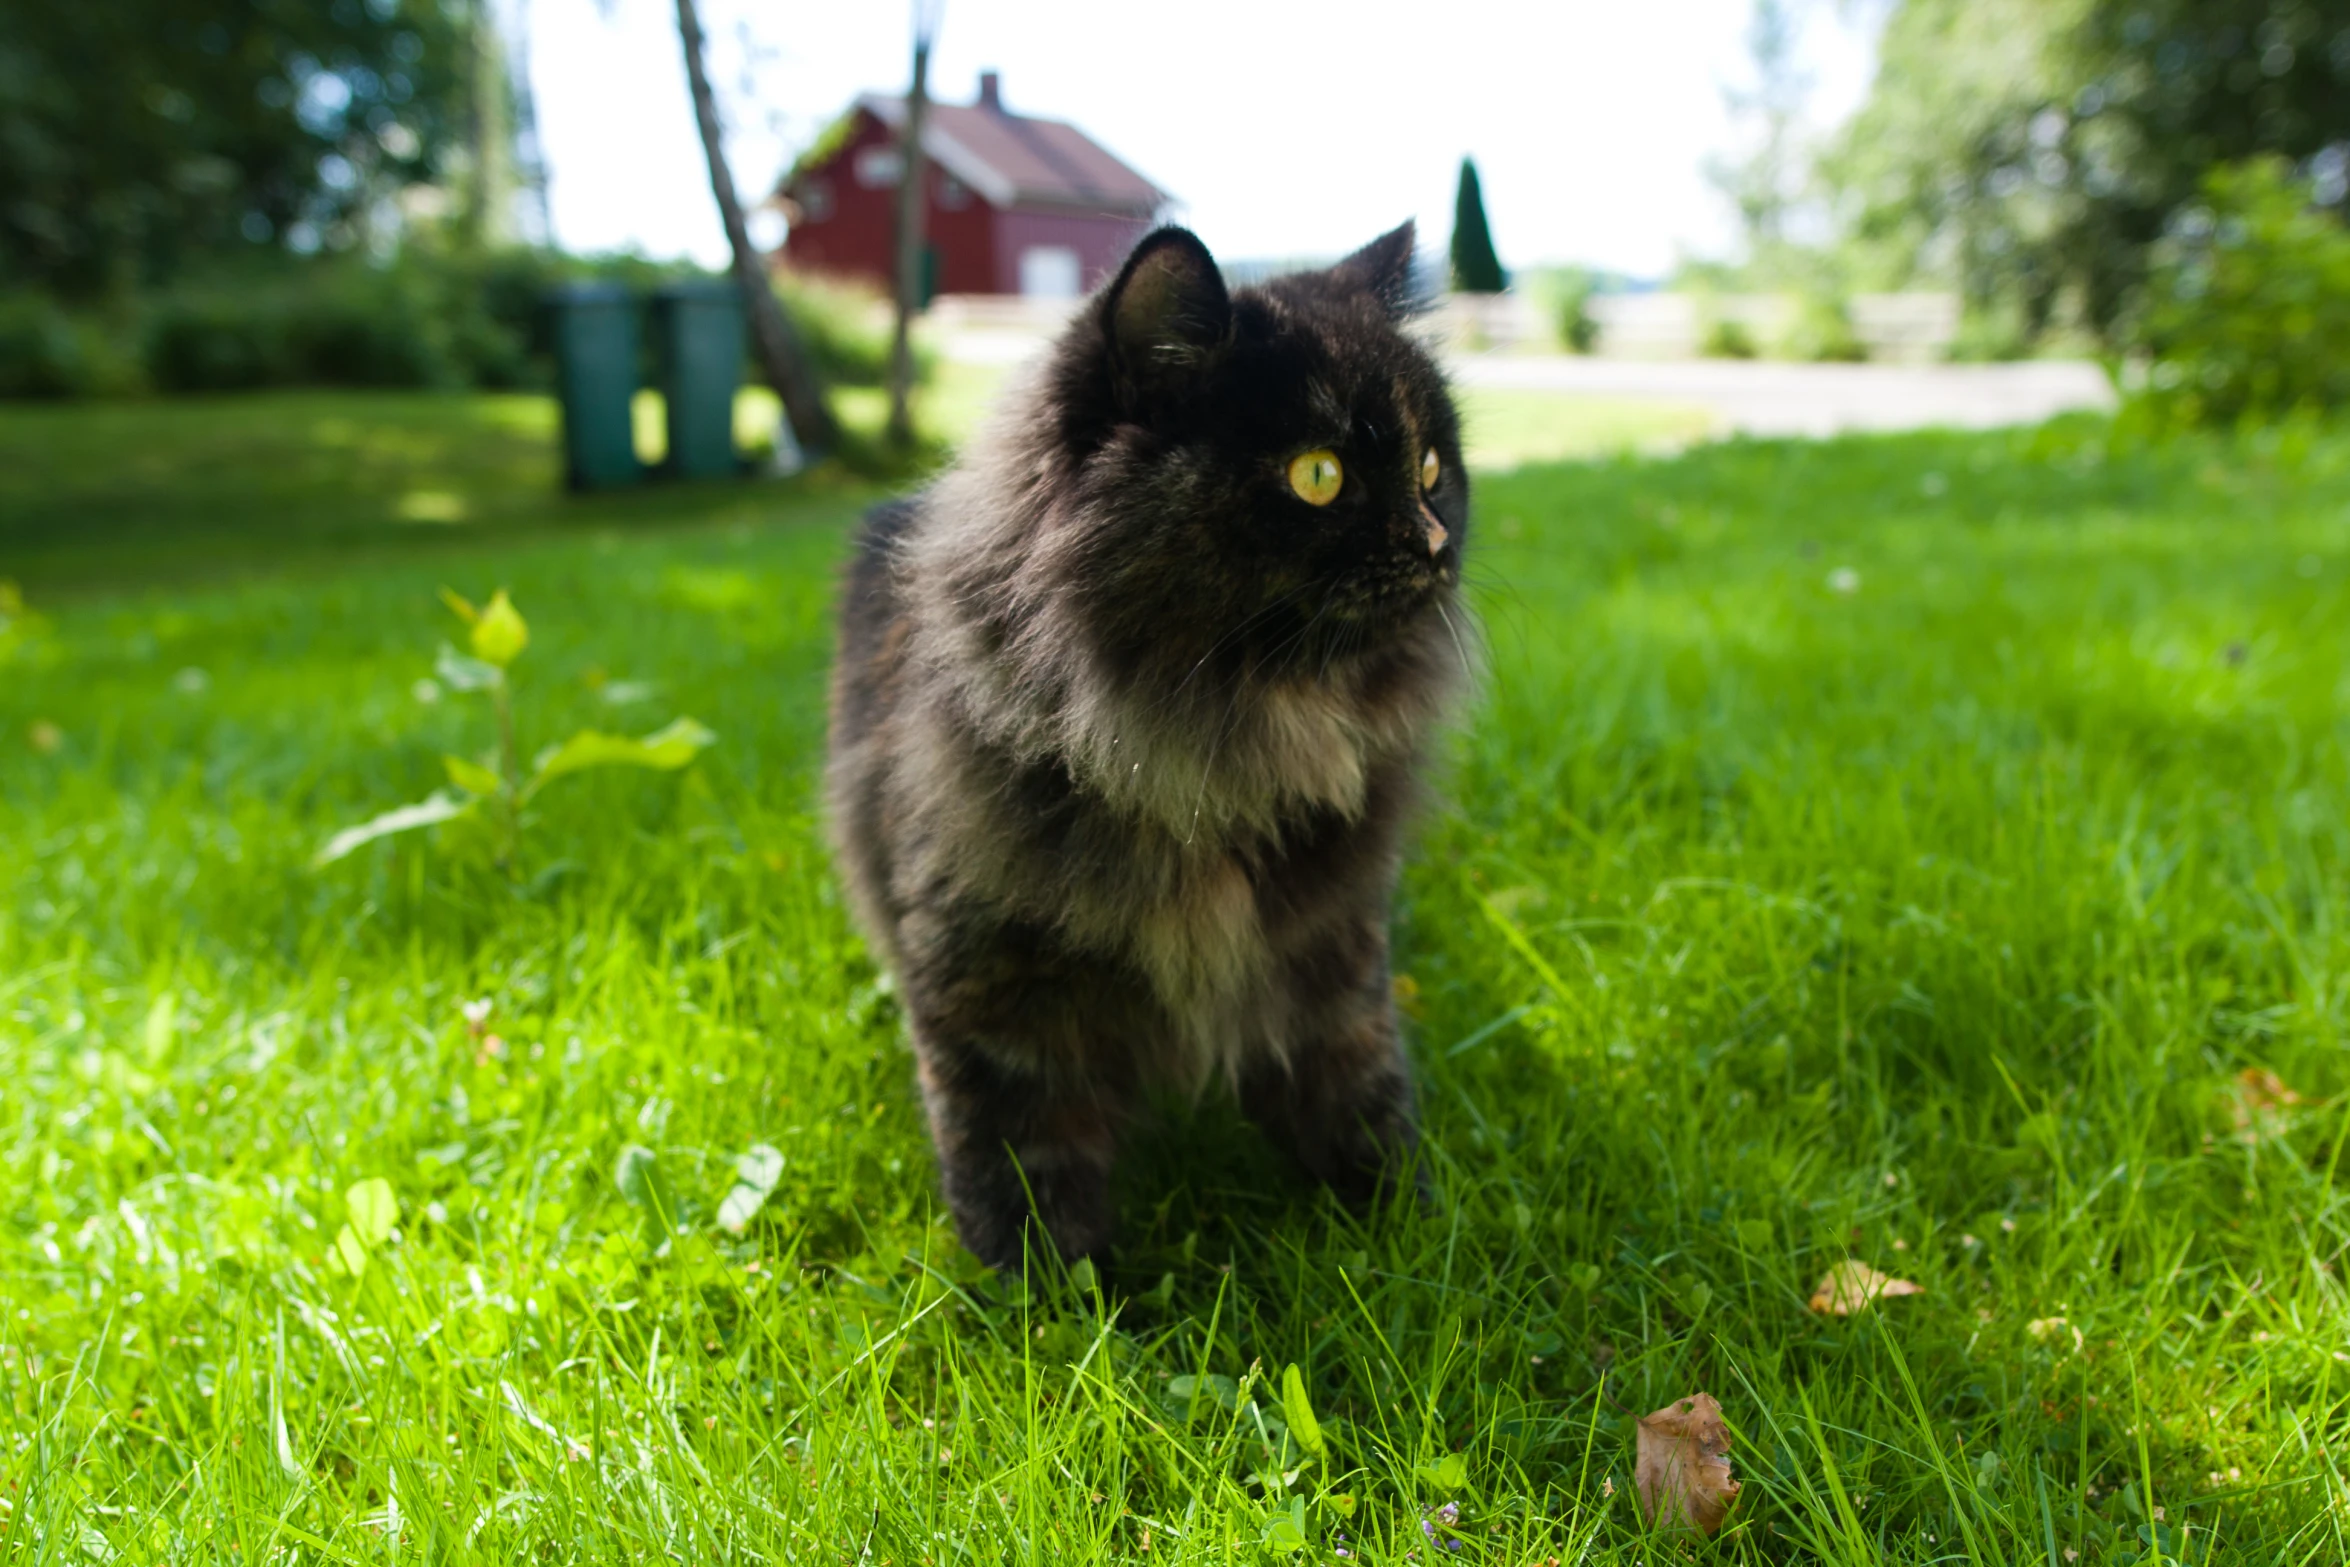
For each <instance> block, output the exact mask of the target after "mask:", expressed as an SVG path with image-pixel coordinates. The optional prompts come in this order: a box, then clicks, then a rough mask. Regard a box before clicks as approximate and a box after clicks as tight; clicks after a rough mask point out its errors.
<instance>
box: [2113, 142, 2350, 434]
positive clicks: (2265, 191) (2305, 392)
mask: <svg viewBox="0 0 2350 1567" xmlns="http://www.w3.org/2000/svg"><path fill="white" fill-rule="evenodd" d="M2135 335H2136V339H2137V341H2136V343H2135V344H2134V345H2133V346H2134V347H2135V348H2136V349H2137V350H2138V352H2139V353H2140V354H2141V355H2142V356H2143V363H2142V370H2141V371H2138V372H2137V373H2142V375H2143V380H2142V381H2140V382H2139V383H2138V384H2137V385H2135V386H2134V387H2133V388H2132V389H2131V397H2130V407H2129V411H2128V417H2129V418H2130V419H2131V420H2133V421H2135V422H2139V423H2143V424H2145V425H2148V426H2152V427H2155V428H2159V429H2170V428H2183V427H2188V426H2194V425H2215V424H2231V423H2236V422H2240V421H2249V422H2254V423H2260V422H2267V421H2271V420H2276V419H2281V418H2288V417H2292V416H2295V415H2302V416H2308V415H2320V414H2324V413H2326V412H2329V411H2331V410H2334V409H2338V408H2341V407H2343V406H2344V405H2346V404H2350V228H2345V227H2344V225H2343V222H2342V219H2341V218H2340V216H2339V215H2337V214H2336V213H2333V212H2330V211H2327V210H2326V209H2324V208H2323V207H2321V206H2319V205H2318V204H2317V203H2316V201H2315V200H2314V199H2313V192H2312V190H2311V188H2310V187H2309V185H2308V184H2307V183H2305V182H2303V181H2300V180H2296V179H2295V178H2293V175H2292V172H2291V170H2290V169H2288V168H2287V167H2286V165H2285V164H2284V162H2283V160H2281V159H2275V158H2259V159H2254V160H2251V161H2250V162H2246V163H2242V164H2236V165H2232V166H2228V167H2222V168H2218V169H2214V170H2213V171H2212V172H2211V174H2210V175H2209V176H2208V177H2207V178H2206V179H2205V180H2204V182H2203V199H2202V201H2201V203H2200V204H2199V205H2197V206H2195V207H2193V208H2190V209H2189V210H2188V211H2187V212H2186V213H2185V215H2184V216H2182V217H2181V218H2180V219H2179V221H2178V222H2177V223H2176V224H2175V225H2174V227H2173V232H2172V234H2171V236H2170V237H2169V238H2168V239H2167V240H2166V241H2164V243H2163V244H2162V245H2161V246H2160V247H2159V249H2158V256H2157V261H2156V264H2155V268H2154V275H2153V279H2152V281H2151V284H2150V286H2149V289H2148V302H2147V308H2146V312H2145V315H2144V318H2143V320H2142V321H2141V323H2140V324H2139V329H2138V331H2137V333H2136V334H2135ZM2132 379H2136V374H2133V377H2132Z"/></svg>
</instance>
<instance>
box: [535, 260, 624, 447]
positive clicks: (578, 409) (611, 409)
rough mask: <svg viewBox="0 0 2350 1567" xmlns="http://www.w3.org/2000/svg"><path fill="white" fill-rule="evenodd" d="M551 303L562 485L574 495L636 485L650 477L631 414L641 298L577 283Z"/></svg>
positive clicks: (607, 286) (607, 285)
mask: <svg viewBox="0 0 2350 1567" xmlns="http://www.w3.org/2000/svg"><path fill="white" fill-rule="evenodd" d="M547 303H548V307H549V308H550V309H551V310H553V311H554V313H555V365H556V391H557V393H558V395H559V396H560V397H561V399H562V403H563V469H564V478H565V482H567V483H568V484H569V485H570V486H571V487H572V488H573V489H575V490H607V489H613V488H616V487H618V486H621V485H628V484H635V483H637V482H639V481H640V480H642V479H643V478H644V476H645V475H644V467H643V465H642V464H640V463H639V462H638V461H637V459H636V431H635V428H634V424H633V421H632V419H631V416H630V413H629V401H630V399H632V398H633V397H635V395H636V383H637V353H638V350H639V349H640V348H641V347H642V346H643V333H642V328H641V327H640V325H639V317H638V314H637V303H636V299H635V297H634V296H633V295H631V294H630V293H629V291H628V290H627V289H625V288H622V287H620V286H619V285H618V284H612V283H580V284H574V285H572V286H570V287H568V288H563V289H558V290H557V291H556V292H555V293H554V294H552V295H550V296H549V298H548V301H547Z"/></svg>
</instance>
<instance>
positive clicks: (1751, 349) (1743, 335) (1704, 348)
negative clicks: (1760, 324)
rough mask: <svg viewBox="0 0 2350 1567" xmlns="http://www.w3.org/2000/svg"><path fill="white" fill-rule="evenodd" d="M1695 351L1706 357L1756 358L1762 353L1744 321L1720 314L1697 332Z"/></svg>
mask: <svg viewBox="0 0 2350 1567" xmlns="http://www.w3.org/2000/svg"><path fill="white" fill-rule="evenodd" d="M1697 351H1698V353H1700V354H1702V355H1703V356H1704V357H1706V358H1708V359H1756V358H1760V357H1761V355H1762V349H1761V348H1760V347H1759V346H1757V344H1756V343H1755V341H1754V334H1753V333H1752V332H1751V331H1749V330H1747V326H1746V323H1745V322H1743V321H1740V320H1737V319H1736V318H1734V317H1731V316H1722V315H1717V316H1715V317H1713V319H1711V320H1710V321H1708V322H1706V323H1705V326H1704V329H1703V330H1702V331H1700V332H1699V333H1698V337H1697Z"/></svg>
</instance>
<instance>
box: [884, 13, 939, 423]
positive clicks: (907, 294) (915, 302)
mask: <svg viewBox="0 0 2350 1567" xmlns="http://www.w3.org/2000/svg"><path fill="white" fill-rule="evenodd" d="M929 114H930V40H929V38H927V37H925V36H923V35H920V34H917V35H916V36H915V39H914V87H913V90H912V91H911V92H909V93H907V94H906V125H905V133H904V137H903V141H902V146H903V148H904V150H903V151H902V152H901V153H900V155H899V168H898V267H897V274H898V310H897V325H896V328H895V330H894V331H893V332H892V333H891V336H890V344H889V438H890V440H891V442H893V443H894V444H896V445H899V446H911V445H912V444H913V443H914V407H913V403H914V341H913V334H914V313H915V312H916V311H917V310H920V309H921V308H922V209H923V206H924V204H925V203H924V201H923V197H924V195H925V194H926V193H925V190H924V186H923V164H922V122H923V121H924V120H925V119H927V118H928V117H929Z"/></svg>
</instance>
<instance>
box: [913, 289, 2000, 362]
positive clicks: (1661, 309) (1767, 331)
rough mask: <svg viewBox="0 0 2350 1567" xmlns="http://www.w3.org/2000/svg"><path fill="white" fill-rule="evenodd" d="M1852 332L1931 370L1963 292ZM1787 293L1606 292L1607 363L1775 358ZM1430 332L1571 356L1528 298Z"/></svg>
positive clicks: (1448, 316) (1474, 344)
mask: <svg viewBox="0 0 2350 1567" xmlns="http://www.w3.org/2000/svg"><path fill="white" fill-rule="evenodd" d="M1078 303H1079V302H1078V301H1076V300H1068V299H1023V298H1021V297H1020V296H1018V295H1015V294H945V295H941V296H940V297H939V298H938V299H936V300H934V301H932V303H931V307H930V313H929V320H930V324H931V326H932V328H933V329H934V330H937V331H941V332H944V333H947V334H949V335H950V336H952V337H954V338H957V339H968V340H973V341H974V342H975V343H976V344H978V345H982V346H984V345H987V344H991V343H1000V344H1001V345H1003V348H1004V351H1005V353H1006V354H1010V353H1011V352H1012V350H1013V349H1015V348H1017V347H1019V346H1020V345H1022V344H1024V343H1027V342H1029V341H1032V340H1033V339H1036V338H1040V337H1050V336H1052V335H1053V334H1055V333H1057V332H1058V331H1060V329H1061V327H1062V325H1063V324H1064V323H1066V322H1067V321H1068V319H1069V317H1070V315H1071V313H1072V312H1073V311H1074V310H1075V309H1076V308H1077V305H1078ZM1849 307H1850V309H1851V312H1852V327H1853V331H1854V333H1855V334H1856V335H1857V336H1858V337H1859V338H1860V341H1861V344H1862V346H1863V347H1864V348H1866V349H1867V351H1868V357H1869V358H1870V359H1871V360H1874V361H1879V362H1883V363H1889V364H1927V363H1933V362H1935V361H1938V360H1940V359H1942V358H1944V357H1945V356H1946V353H1947V351H1948V349H1949V347H1950V342H1951V339H1952V338H1953V337H1955V336H1956V335H1957V333H1958V296H1956V295H1955V294H1927V293H1913V294H1855V295H1853V296H1852V298H1851V300H1850V301H1849ZM1797 308H1798V307H1797V303H1796V301H1795V299H1794V298H1793V297H1791V296H1789V295H1785V294H1711V295H1705V294H1688V293H1662V292H1660V293H1652V294H1600V295H1598V296H1596V297H1594V298H1593V299H1592V301H1591V305H1590V309H1591V316H1592V319H1593V320H1594V321H1596V322H1597V323H1598V325H1599V346H1598V355H1599V357H1601V358H1603V359H1696V358H1699V357H1700V350H1701V349H1702V347H1703V346H1704V343H1705V338H1706V335H1707V333H1708V332H1709V331H1710V330H1711V329H1712V328H1713V326H1714V325H1715V323H1717V322H1735V323H1737V325H1738V326H1740V327H1741V328H1743V329H1744V331H1745V334H1746V336H1747V338H1748V339H1749V340H1750V341H1751V342H1752V343H1753V344H1754V346H1755V348H1756V349H1757V350H1759V351H1760V352H1761V353H1762V354H1763V355H1764V356H1765V357H1769V356H1771V355H1773V354H1774V353H1775V352H1776V351H1777V350H1778V348H1779V345H1780V344H1781V343H1782V342H1783V341H1784V340H1785V339H1786V337H1787V335H1788V333H1789V332H1790V331H1791V330H1792V329H1793V327H1794V325H1795V320H1796V314H1797ZM1427 331H1428V332H1429V334H1430V335H1431V336H1433V337H1434V338H1435V339H1436V340H1437V341H1438V342H1440V343H1441V344H1442V345H1443V346H1444V347H1445V348H1446V349H1448V350H1449V351H1451V352H1453V353H1486V352H1501V353H1506V352H1511V351H1516V352H1521V353H1561V352H1564V345H1563V344H1561V343H1560V341H1559V337H1558V321H1557V319H1556V317H1555V316H1554V315H1552V313H1551V312H1550V309H1549V307H1548V306H1547V305H1546V304H1545V303H1544V302H1542V301H1540V300H1537V299H1535V298H1533V297H1531V296H1526V295H1519V294H1449V295H1447V296H1445V298H1444V300H1443V301H1442V302H1441V303H1440V304H1439V305H1438V306H1437V308H1436V310H1435V313H1434V315H1433V316H1432V318H1431V319H1430V321H1429V323H1428V326H1427Z"/></svg>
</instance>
